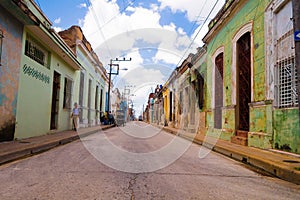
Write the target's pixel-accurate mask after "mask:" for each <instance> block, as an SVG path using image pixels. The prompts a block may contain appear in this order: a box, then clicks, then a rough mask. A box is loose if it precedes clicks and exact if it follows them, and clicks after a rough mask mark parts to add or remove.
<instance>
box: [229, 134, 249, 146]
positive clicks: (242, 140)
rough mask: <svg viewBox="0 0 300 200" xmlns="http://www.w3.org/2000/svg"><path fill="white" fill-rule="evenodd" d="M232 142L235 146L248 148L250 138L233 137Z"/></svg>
mask: <svg viewBox="0 0 300 200" xmlns="http://www.w3.org/2000/svg"><path fill="white" fill-rule="evenodd" d="M231 142H232V143H234V144H239V145H243V146H248V138H245V137H243V136H232V137H231Z"/></svg>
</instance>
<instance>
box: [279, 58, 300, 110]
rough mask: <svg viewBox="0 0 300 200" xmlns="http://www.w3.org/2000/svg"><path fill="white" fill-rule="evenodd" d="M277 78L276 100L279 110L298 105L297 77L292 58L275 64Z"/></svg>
mask: <svg viewBox="0 0 300 200" xmlns="http://www.w3.org/2000/svg"><path fill="white" fill-rule="evenodd" d="M277 76H278V77H277V80H278V84H277V94H278V96H277V100H278V106H279V108H287V107H294V106H296V105H298V93H297V81H298V76H297V69H296V66H295V58H294V57H291V58H287V59H284V60H281V61H279V62H277Z"/></svg>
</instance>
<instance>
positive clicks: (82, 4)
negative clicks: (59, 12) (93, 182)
mask: <svg viewBox="0 0 300 200" xmlns="http://www.w3.org/2000/svg"><path fill="white" fill-rule="evenodd" d="M77 7H78V8H86V7H87V5H86V3H81V4H79V5H78V6H77Z"/></svg>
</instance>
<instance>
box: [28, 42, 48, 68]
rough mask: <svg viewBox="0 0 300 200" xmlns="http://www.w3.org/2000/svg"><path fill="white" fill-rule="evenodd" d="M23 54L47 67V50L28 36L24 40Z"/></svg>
mask: <svg viewBox="0 0 300 200" xmlns="http://www.w3.org/2000/svg"><path fill="white" fill-rule="evenodd" d="M25 55H26V56H28V57H30V58H31V59H33V60H35V61H36V62H38V63H40V64H41V65H43V66H45V67H47V68H49V64H48V52H47V51H46V50H45V49H44V48H43V47H42V45H40V44H38V43H37V42H36V41H34V39H32V38H31V37H30V36H27V38H26V41H25Z"/></svg>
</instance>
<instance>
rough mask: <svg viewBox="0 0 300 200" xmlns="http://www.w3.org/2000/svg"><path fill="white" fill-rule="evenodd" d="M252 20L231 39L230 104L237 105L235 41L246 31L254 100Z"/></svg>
mask: <svg viewBox="0 0 300 200" xmlns="http://www.w3.org/2000/svg"><path fill="white" fill-rule="evenodd" d="M252 27H253V22H252V21H251V22H249V23H247V24H245V25H244V26H243V27H241V28H240V29H239V30H238V31H237V33H236V34H235V35H234V37H233V39H232V47H233V48H232V65H231V75H232V76H231V77H232V80H231V88H232V90H231V104H232V105H237V100H238V99H237V98H238V97H237V84H238V83H237V41H238V40H239V39H240V38H241V37H242V36H243V35H244V34H245V33H247V32H250V38H251V41H250V49H251V55H250V60H251V102H253V101H254V91H253V71H254V70H253V66H254V63H253V28H252Z"/></svg>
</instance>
